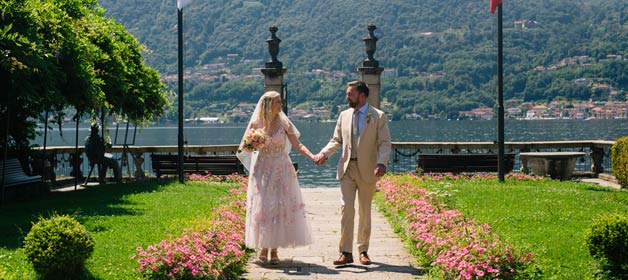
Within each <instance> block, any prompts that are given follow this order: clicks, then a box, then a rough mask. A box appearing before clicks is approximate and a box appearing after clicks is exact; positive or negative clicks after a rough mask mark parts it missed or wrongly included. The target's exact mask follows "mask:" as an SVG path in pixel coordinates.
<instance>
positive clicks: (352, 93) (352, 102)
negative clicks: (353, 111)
mask: <svg viewBox="0 0 628 280" xmlns="http://www.w3.org/2000/svg"><path fill="white" fill-rule="evenodd" d="M347 103H349V107H351V108H357V107H358V105H360V93H358V90H357V89H356V87H348V88H347Z"/></svg>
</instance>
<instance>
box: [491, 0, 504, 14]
mask: <svg viewBox="0 0 628 280" xmlns="http://www.w3.org/2000/svg"><path fill="white" fill-rule="evenodd" d="M501 4H502V0H491V14H494V13H495V9H497V6H499V5H501Z"/></svg>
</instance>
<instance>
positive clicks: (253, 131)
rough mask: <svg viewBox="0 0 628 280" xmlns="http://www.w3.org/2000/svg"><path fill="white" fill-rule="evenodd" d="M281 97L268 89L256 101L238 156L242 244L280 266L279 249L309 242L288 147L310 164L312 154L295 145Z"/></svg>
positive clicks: (294, 130) (295, 135)
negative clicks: (245, 175)
mask: <svg viewBox="0 0 628 280" xmlns="http://www.w3.org/2000/svg"><path fill="white" fill-rule="evenodd" d="M281 106H282V103H281V96H280V94H279V93H278V92H276V91H268V92H266V93H265V94H264V95H262V97H261V98H260V100H259V102H258V103H257V107H255V111H254V112H253V115H252V116H251V120H250V121H249V124H248V126H247V128H246V131H245V133H244V137H242V141H241V142H240V148H239V150H238V155H237V156H238V158H239V159H240V161H242V163H243V164H244V166H245V167H246V168H247V170H248V171H249V185H248V189H247V206H246V235H245V239H246V246H247V247H249V248H261V250H260V254H259V257H258V259H259V260H260V261H261V262H262V263H266V262H268V252H269V248H270V249H271V250H270V263H271V264H277V263H279V257H278V255H277V248H278V247H295V246H303V245H307V244H310V243H312V237H311V234H310V226H309V224H308V222H307V220H306V217H305V204H303V199H302V197H301V191H300V189H299V181H298V179H297V174H296V171H295V170H294V167H293V165H292V161H291V160H290V157H289V155H288V153H289V152H290V149H291V147H292V146H294V148H295V150H297V151H298V152H299V153H301V154H303V155H304V156H306V157H308V158H309V159H310V160H313V159H314V155H313V154H312V153H311V152H310V151H309V150H308V149H307V147H305V145H303V144H302V143H301V142H300V141H299V131H298V130H297V128H296V127H295V126H294V124H293V123H292V122H291V121H290V120H289V119H288V117H287V116H286V115H285V114H284V113H283V112H282V111H281Z"/></svg>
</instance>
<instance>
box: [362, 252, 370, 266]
mask: <svg viewBox="0 0 628 280" xmlns="http://www.w3.org/2000/svg"><path fill="white" fill-rule="evenodd" d="M360 263H361V264H363V265H369V264H371V258H369V255H368V254H367V253H366V251H365V252H362V253H360Z"/></svg>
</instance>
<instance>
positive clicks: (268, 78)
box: [262, 67, 288, 114]
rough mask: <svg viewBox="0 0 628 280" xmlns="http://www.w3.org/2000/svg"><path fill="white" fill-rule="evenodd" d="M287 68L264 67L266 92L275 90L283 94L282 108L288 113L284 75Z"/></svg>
mask: <svg viewBox="0 0 628 280" xmlns="http://www.w3.org/2000/svg"><path fill="white" fill-rule="evenodd" d="M286 71H287V69H286V68H268V67H267V68H262V73H264V92H267V91H271V90H274V91H276V92H279V94H280V95H281V102H282V103H283V106H282V110H283V112H284V113H286V114H288V97H287V96H286V93H285V91H284V83H283V76H284V74H286Z"/></svg>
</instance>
